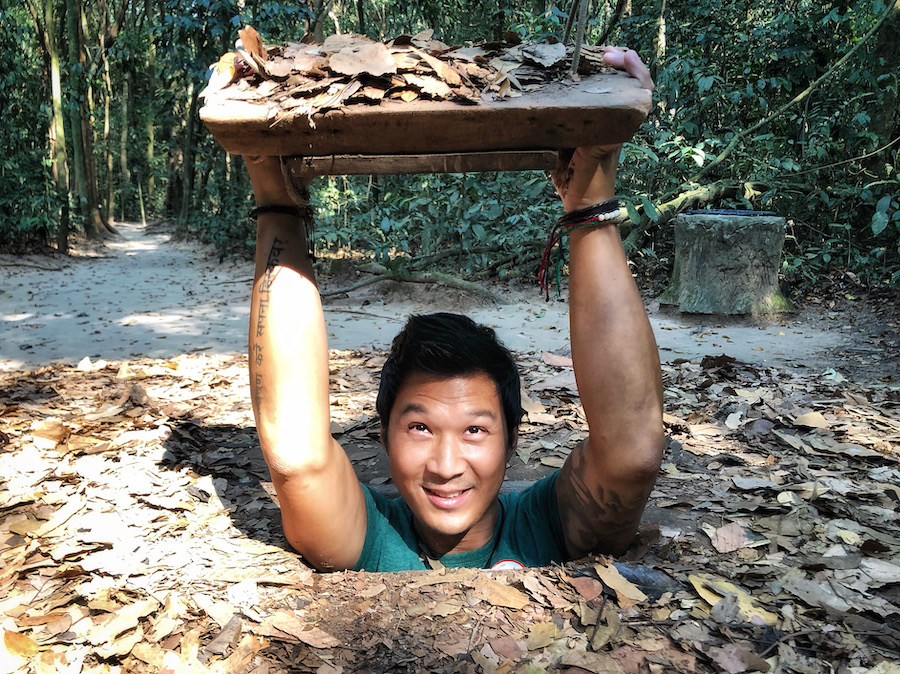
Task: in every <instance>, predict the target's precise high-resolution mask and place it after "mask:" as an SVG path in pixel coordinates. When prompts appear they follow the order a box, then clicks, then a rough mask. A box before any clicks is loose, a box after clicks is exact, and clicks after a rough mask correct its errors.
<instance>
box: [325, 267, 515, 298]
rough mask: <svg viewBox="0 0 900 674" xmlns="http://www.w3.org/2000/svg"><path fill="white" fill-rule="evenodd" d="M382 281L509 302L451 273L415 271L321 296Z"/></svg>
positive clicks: (340, 293) (372, 280)
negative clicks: (430, 286)
mask: <svg viewBox="0 0 900 674" xmlns="http://www.w3.org/2000/svg"><path fill="white" fill-rule="evenodd" d="M382 281H404V282H409V283H430V284H433V285H442V286H447V287H448V288H456V289H458V290H465V291H466V292H470V293H473V294H475V295H478V296H479V297H482V298H484V299H487V300H490V301H492V302H495V303H497V304H507V302H506V301H505V300H504V299H503V298H502V297H500V296H499V295H495V294H494V293H492V292H491V291H490V290H486V289H484V288H482V287H481V286H479V285H478V284H476V283H471V282H470V281H463V280H462V279H458V278H456V277H455V276H450V275H449V274H441V273H438V272H434V273H428V274H426V273H418V272H414V273H412V274H408V275H403V276H401V275H400V274H398V273H396V272H387V273H386V274H379V275H378V276H373V277H371V278H367V279H363V280H362V281H357V282H356V283H354V284H352V285H349V286H347V287H346V288H338V289H337V290H329V291H328V292H323V293H320V296H321V297H323V298H325V297H334V296H335V295H346V294H347V293H349V292H352V291H354V290H359V289H360V288H364V287H366V286H369V285H372V284H373V283H381V282H382Z"/></svg>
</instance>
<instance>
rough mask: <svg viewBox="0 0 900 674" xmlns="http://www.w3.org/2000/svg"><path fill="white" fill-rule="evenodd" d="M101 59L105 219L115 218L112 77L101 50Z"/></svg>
mask: <svg viewBox="0 0 900 674" xmlns="http://www.w3.org/2000/svg"><path fill="white" fill-rule="evenodd" d="M101 58H102V59H103V155H104V157H105V159H106V220H107V222H109V221H111V220H114V219H115V213H116V189H115V186H116V181H115V178H114V176H113V152H112V143H111V142H110V139H109V134H110V128H109V127H110V124H109V105H110V101H111V100H112V79H111V78H110V76H109V59H108V58H106V52H102V55H101Z"/></svg>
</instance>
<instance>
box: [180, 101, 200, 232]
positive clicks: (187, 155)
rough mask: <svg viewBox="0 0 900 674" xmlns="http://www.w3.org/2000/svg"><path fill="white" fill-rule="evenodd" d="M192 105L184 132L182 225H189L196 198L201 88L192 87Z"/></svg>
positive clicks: (189, 107) (189, 108)
mask: <svg viewBox="0 0 900 674" xmlns="http://www.w3.org/2000/svg"><path fill="white" fill-rule="evenodd" d="M190 97H191V103H190V105H189V106H188V115H187V124H186V125H185V132H184V150H183V151H184V164H183V166H182V175H183V178H182V184H183V185H184V192H183V194H182V196H181V215H180V216H179V218H178V219H179V221H180V223H181V224H182V225H184V224H185V223H187V220H188V217H189V216H190V213H191V202H192V201H193V198H194V163H195V156H196V153H195V152H194V144H195V142H196V139H195V136H196V135H197V116H198V113H199V110H200V87H197V86H195V85H193V84H192V85H191V87H190Z"/></svg>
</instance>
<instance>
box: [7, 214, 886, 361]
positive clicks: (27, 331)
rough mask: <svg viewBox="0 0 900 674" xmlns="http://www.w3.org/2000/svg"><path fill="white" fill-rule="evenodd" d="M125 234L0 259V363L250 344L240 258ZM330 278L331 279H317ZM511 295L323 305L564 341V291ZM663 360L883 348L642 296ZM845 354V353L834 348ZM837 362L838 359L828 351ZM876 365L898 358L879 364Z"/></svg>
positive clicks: (368, 335)
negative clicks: (90, 248)
mask: <svg viewBox="0 0 900 674" xmlns="http://www.w3.org/2000/svg"><path fill="white" fill-rule="evenodd" d="M117 227H118V229H119V231H120V232H121V233H122V235H123V238H122V239H121V240H118V241H115V242H112V243H109V244H108V245H107V246H106V247H105V248H104V249H102V250H101V251H99V252H86V251H82V252H80V253H79V254H77V255H76V256H74V257H70V258H52V257H39V258H38V257H34V258H13V257H12V256H3V257H2V259H0V371H10V370H21V369H31V368H34V367H38V366H41V365H46V364H49V363H51V362H64V363H69V364H74V363H77V362H78V361H80V360H81V359H82V358H84V357H85V356H88V357H90V358H91V359H92V360H97V359H105V360H128V359H131V358H139V357H150V358H166V357H172V356H175V355H178V354H181V353H195V352H206V353H241V352H243V351H244V349H245V348H246V347H245V345H246V339H247V337H246V335H247V327H246V324H247V317H248V313H249V312H248V306H249V285H250V278H251V275H252V265H251V264H250V263H249V262H240V263H236V262H225V263H221V264H220V263H219V262H218V261H217V259H216V258H215V256H214V254H213V253H212V251H210V250H209V249H207V248H204V247H201V246H198V245H196V244H193V243H184V242H173V241H171V240H170V236H169V234H168V232H166V231H165V230H163V229H160V228H158V227H157V228H147V227H143V226H141V225H140V224H135V223H120V224H118V225H117ZM329 285H331V286H332V287H340V286H341V284H340V283H338V282H337V281H335V282H333V283H331V284H329V279H324V280H323V288H325V289H327V288H328V287H329ZM493 290H494V292H496V293H497V294H499V295H501V296H503V297H504V298H505V299H507V300H508V301H509V304H507V305H502V306H484V303H483V302H481V301H480V300H478V299H475V298H471V297H467V296H466V295H464V294H462V293H461V292H459V291H452V290H447V289H445V288H429V287H425V286H421V285H415V284H405V285H398V284H377V285H374V286H369V287H368V288H365V289H362V290H360V291H357V292H356V293H354V295H353V296H352V297H350V298H346V299H339V300H335V301H330V302H329V303H328V304H327V306H326V315H327V320H328V328H329V336H330V339H331V347H332V348H334V349H359V348H365V347H374V348H383V347H386V346H387V345H388V344H389V343H390V339H391V338H392V337H393V335H394V334H395V333H396V331H397V330H398V329H399V326H400V325H401V324H402V321H403V320H404V318H405V316H407V315H409V314H410V313H412V312H427V311H433V310H456V311H464V312H466V313H469V314H470V315H472V316H473V317H474V318H475V319H476V320H480V321H482V322H484V323H486V324H488V325H491V326H493V327H495V328H496V329H497V331H498V333H499V334H500V336H501V338H502V339H503V340H504V341H505V342H506V344H507V345H508V346H509V347H510V348H512V349H513V350H514V351H518V352H521V353H530V352H540V351H556V350H565V349H566V348H567V332H568V319H567V315H566V305H565V302H555V301H551V302H544V301H543V299H542V297H541V295H540V293H539V292H538V290H537V289H536V288H534V287H512V286H506V287H495V288H493ZM649 308H650V311H651V318H652V321H653V324H654V330H655V332H656V337H657V341H658V342H659V347H660V356H661V359H662V360H663V362H671V361H672V360H675V359H679V358H686V359H688V360H697V359H701V358H703V357H704V356H706V355H720V354H722V353H726V354H728V355H729V356H732V357H734V358H737V359H738V360H740V361H744V362H748V363H753V364H756V365H775V366H779V367H782V366H787V367H798V368H804V369H806V371H807V373H808V372H809V370H810V369H820V370H822V371H825V370H827V369H829V368H832V367H834V368H836V369H838V371H841V364H843V365H845V366H846V369H847V371H848V372H851V374H853V375H854V376H855V375H861V376H867V375H868V376H872V375H878V374H881V373H882V370H881V369H880V368H882V366H883V367H885V368H887V364H886V363H883V360H884V359H885V358H886V354H885V348H884V346H883V345H879V344H878V343H875V342H877V340H873V339H872V335H871V333H863V332H860V329H859V328H858V327H857V326H856V325H854V324H852V322H850V321H848V320H847V317H846V316H832V317H831V318H832V320H831V321H828V320H824V322H825V323H828V324H829V328H830V329H828V330H825V329H821V327H819V325H820V324H821V323H822V322H823V321H822V320H816V321H811V315H810V313H809V312H807V313H806V314H801V315H799V316H797V317H791V318H789V319H787V320H785V321H782V322H778V323H770V324H751V323H747V322H745V321H733V322H730V323H729V324H727V325H725V324H721V323H716V322H713V321H711V320H710V319H708V318H701V319H699V320H696V319H695V318H692V317H684V316H666V315H664V314H663V313H661V312H660V311H659V308H658V305H656V304H654V303H651V304H650V307H649ZM842 357H843V358H842ZM836 363H841V364H836ZM885 374H888V375H889V374H896V372H887V371H886V370H885V371H884V373H883V374H881V376H884V375H885Z"/></svg>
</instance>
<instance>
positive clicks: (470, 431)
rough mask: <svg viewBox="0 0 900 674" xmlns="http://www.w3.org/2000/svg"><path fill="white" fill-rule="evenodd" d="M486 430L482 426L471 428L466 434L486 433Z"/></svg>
mask: <svg viewBox="0 0 900 674" xmlns="http://www.w3.org/2000/svg"><path fill="white" fill-rule="evenodd" d="M484 432H485V430H484V429H483V428H482V427H481V426H469V427H468V428H467V429H466V433H484Z"/></svg>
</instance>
